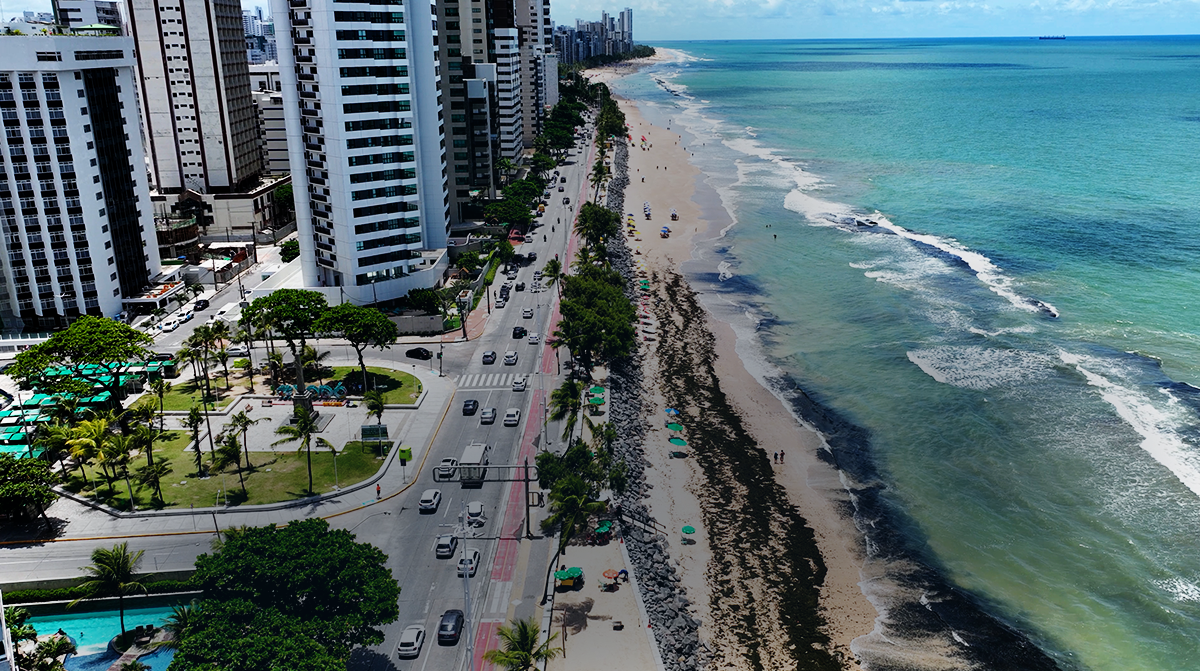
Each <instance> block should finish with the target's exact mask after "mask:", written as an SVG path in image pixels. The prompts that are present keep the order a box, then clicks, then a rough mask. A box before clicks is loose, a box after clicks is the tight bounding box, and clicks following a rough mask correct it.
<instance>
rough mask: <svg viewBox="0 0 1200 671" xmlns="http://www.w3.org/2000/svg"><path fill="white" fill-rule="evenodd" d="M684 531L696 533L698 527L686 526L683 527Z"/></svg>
mask: <svg viewBox="0 0 1200 671" xmlns="http://www.w3.org/2000/svg"><path fill="white" fill-rule="evenodd" d="M683 533H685V534H694V533H696V527H692V526H687V527H684V528H683Z"/></svg>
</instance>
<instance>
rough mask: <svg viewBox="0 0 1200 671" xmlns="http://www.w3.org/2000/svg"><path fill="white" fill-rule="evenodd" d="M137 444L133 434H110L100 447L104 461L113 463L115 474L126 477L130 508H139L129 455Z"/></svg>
mask: <svg viewBox="0 0 1200 671" xmlns="http://www.w3.org/2000/svg"><path fill="white" fill-rule="evenodd" d="M136 445H137V441H136V440H135V439H134V437H133V436H131V435H120V436H109V438H108V440H107V441H105V443H104V446H103V447H101V448H100V454H101V459H102V460H103V463H106V464H110V465H112V468H113V474H114V475H115V474H118V473H119V474H120V475H121V477H122V478H124V479H125V486H126V487H128V488H129V509H130V510H137V499H135V498H134V497H133V484H132V483H130V481H129V459H130V456H129V455H130V453H131V452H133V448H134V447H135V446H136Z"/></svg>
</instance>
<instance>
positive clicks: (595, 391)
mask: <svg viewBox="0 0 1200 671" xmlns="http://www.w3.org/2000/svg"><path fill="white" fill-rule="evenodd" d="M588 393H589V394H603V393H604V387H601V386H600V385H596V386H595V387H592V388H591V389H588Z"/></svg>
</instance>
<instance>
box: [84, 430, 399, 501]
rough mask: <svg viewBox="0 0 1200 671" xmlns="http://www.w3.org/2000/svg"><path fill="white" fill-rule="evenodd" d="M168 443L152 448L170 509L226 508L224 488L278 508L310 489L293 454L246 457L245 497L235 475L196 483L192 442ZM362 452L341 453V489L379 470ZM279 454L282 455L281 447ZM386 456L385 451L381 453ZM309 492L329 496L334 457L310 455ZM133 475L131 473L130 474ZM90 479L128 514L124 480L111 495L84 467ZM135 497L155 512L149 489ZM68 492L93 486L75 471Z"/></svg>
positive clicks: (169, 439) (170, 437)
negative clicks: (163, 465) (164, 473)
mask: <svg viewBox="0 0 1200 671" xmlns="http://www.w3.org/2000/svg"><path fill="white" fill-rule="evenodd" d="M165 437H166V439H165V440H163V441H162V442H160V443H158V444H156V445H155V448H154V460H155V462H157V461H159V460H161V459H167V460H169V461H170V462H171V466H172V472H171V474H170V475H169V476H168V477H166V478H164V479H163V482H162V490H163V497H164V498H165V499H166V507H168V508H186V507H188V506H190V505H194V506H196V507H207V506H214V505H224V503H225V499H224V495H223V493H222V490H223V488H225V487H227V488H228V496H229V503H230V504H231V505H238V504H242V503H245V504H260V503H277V502H279V501H289V500H292V499H297V498H301V497H303V496H305V495H306V493H305V492H306V490H307V489H308V467H307V464H306V460H305V455H304V454H297V453H296V451H295V450H287V451H282V452H278V453H269V452H253V451H252V452H250V461H251V462H252V463H253V467H251V468H247V469H244V470H243V471H242V476H243V477H244V478H245V480H246V494H245V495H243V494H242V490H241V484H240V483H239V481H238V473H237V469H234V468H229V469H226V471H225V472H224V473H223V474H222V473H214V474H212V475H211V477H208V478H207V479H201V478H197V477H196V453H195V452H193V451H188V452H186V453H185V452H184V448H185V447H187V445H188V444H189V443H190V442H191V436H190V435H188V433H187V432H185V431H168V432H167V433H166V434H165ZM201 447H202V451H203V455H202V460H203V461H204V463H205V464H206V465H207V463H208V461H209V458H210V457H209V451H208V441H207V439H205V440H203V441H202V445H201ZM368 447H369V448H370V449H365V448H363V446H361V445H360V444H358V443H350V444H348V445H347V446H346V448H347V449H345V450H344V451H342V452H340V453H339V455H338V458H337V475H338V478H337V481H338V482H339V483H340V484H342V485H350V484H354V483H356V482H361V481H362V480H365V479H367V478H368V477H370V476H371V475H373V474H374V473H375V472H376V471H378V470H379V467H380V466H381V465H382V461H381V460H380V459H378V458H377V457H376V453H375V450H374V445H373V444H372V445H369V446H368ZM281 449H286V446H282V448H281ZM385 454H386V448H385ZM145 463H146V458H145V456H139V457H137V458H136V459H135V461H134V464H133V468H137V467H139V466H142V465H144V464H145ZM312 468H313V489H314V490H315V491H316V492H318V493H326V492H330V491H332V490H333V486H334V463H333V455H331V454H330V453H329V452H321V451H318V450H316V449H314V450H313V452H312ZM131 470H132V469H131ZM88 474H89V476H90V477H91V478H94V479H95V480H97V481H99V483H100V485H99V490H100V492H101V496H102V497H103V499H104V501H105V502H106V503H108V504H109V505H111V506H113V507H115V508H118V509H121V510H128V509H129V493H128V488H127V486H126V483H125V481H124V479H120V480H116V481H114V483H113V487H112V489H111V490H110V489H109V488H108V485H107V484H105V483H104V482H103V478H102V476H101V475H100V472H99V471H98V470H97V469H96V468H95V467H93V466H91V465H89V466H88ZM131 481H132V485H133V494H134V497H135V499H136V500H137V506H138V508H139V509H145V508H154V507H157V506H156V504H155V503H152V502H151V494H152V492H151V490H150V488H149V487H139V486H138V484H137V482H136V481H135V480H132V478H131ZM65 485H66V487H67V489H69V490H71V491H75V492H81V491H82V493H84V494H88V495H90V494H91V493H92V492H91V482H85V481H84V480H83V478H82V477H80V476H79V475H78V471H76V472H74V473H72V474H70V475H69V476H68V477H67V481H66V483H65Z"/></svg>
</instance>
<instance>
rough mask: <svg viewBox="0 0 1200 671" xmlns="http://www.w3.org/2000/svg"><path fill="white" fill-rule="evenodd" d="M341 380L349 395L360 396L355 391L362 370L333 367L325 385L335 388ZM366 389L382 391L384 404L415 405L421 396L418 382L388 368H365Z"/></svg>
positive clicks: (350, 367) (353, 367)
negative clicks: (329, 378)
mask: <svg viewBox="0 0 1200 671" xmlns="http://www.w3.org/2000/svg"><path fill="white" fill-rule="evenodd" d="M422 363H424V362H422ZM343 380H344V381H345V384H346V388H347V389H350V390H351V391H350V393H351V394H353V395H355V396H358V395H361V392H359V391H355V390H357V389H358V385H359V383H360V382H361V381H362V370H361V369H360V368H359V367H358V366H336V367H334V369H333V377H332V378H331V381H329V382H327V383H326V384H328V385H329V386H331V387H332V386H337V383H338V382H341V381H343ZM367 388H368V389H378V390H379V391H382V392H383V399H384V403H388V404H408V403H415V402H416V400H417V399H418V398H420V396H421V381H420V380H418V379H417V378H416V377H414V376H412V375H409V374H408V373H402V372H400V371H398V370H391V369H390V368H376V367H373V366H367Z"/></svg>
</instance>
